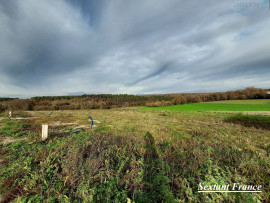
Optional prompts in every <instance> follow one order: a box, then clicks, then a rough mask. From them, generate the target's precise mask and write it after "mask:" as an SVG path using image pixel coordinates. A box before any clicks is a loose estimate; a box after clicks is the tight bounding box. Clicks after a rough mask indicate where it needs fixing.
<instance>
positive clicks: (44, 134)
mask: <svg viewBox="0 0 270 203" xmlns="http://www.w3.org/2000/svg"><path fill="white" fill-rule="evenodd" d="M41 138H42V141H44V140H46V139H47V138H48V124H43V125H42V135H41Z"/></svg>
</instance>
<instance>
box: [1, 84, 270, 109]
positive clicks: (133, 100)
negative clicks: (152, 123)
mask: <svg viewBox="0 0 270 203" xmlns="http://www.w3.org/2000/svg"><path fill="white" fill-rule="evenodd" d="M267 91H268V90H267V89H259V88H254V87H250V88H246V89H243V90H236V91H227V92H214V93H175V94H159V95H127V94H93V95H81V96H42V97H32V98H30V99H18V98H0V112H1V111H2V112H3V111H6V110H23V111H31V110H35V111H41V110H77V109H78V110H79V109H110V108H115V107H129V106H152V107H157V106H170V105H179V104H188V103H199V102H209V101H220V100H243V99H266V98H268V99H270V95H268V94H267Z"/></svg>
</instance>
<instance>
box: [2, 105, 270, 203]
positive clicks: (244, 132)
mask: <svg viewBox="0 0 270 203" xmlns="http://www.w3.org/2000/svg"><path fill="white" fill-rule="evenodd" d="M261 101H263V100H261ZM268 101H269V100H268ZM268 101H264V102H265V103H263V104H258V103H256V102H257V101H256V102H255V103H252V104H242V103H239V102H238V103H233V102H232V101H230V102H228V103H222V102H218V103H210V105H212V106H209V103H198V104H187V105H180V106H169V107H135V108H118V109H110V110H101V109H100V110H66V111H54V112H53V114H52V115H51V116H49V114H50V111H27V112H17V113H16V112H14V117H15V118H11V119H8V117H7V113H3V114H2V117H1V120H0V141H1V145H0V152H1V158H0V159H1V160H0V161H1V162H0V164H1V165H0V168H1V169H0V176H1V179H0V193H1V197H2V201H6V202H8V201H11V200H13V201H19V202H20V201H32V202H39V201H45V200H46V201H48V202H50V201H66V202H73V201H75V200H77V201H78V202H133V201H134V202H225V201H227V202H228V201H231V202H269V201H270V199H269V196H270V176H269V174H270V117H269V116H267V115H247V114H238V113H233V114H232V113H227V112H223V113H222V112H212V111H215V110H217V111H223V108H224V107H223V106H218V107H217V106H215V105H216V104H218V105H224V104H227V105H232V106H231V109H230V108H229V109H228V108H227V111H234V110H233V109H234V108H236V107H237V108H240V109H241V111H242V110H243V111H249V110H250V109H252V111H260V110H262V111H269V110H270V108H269V103H267V102H268ZM231 102H232V103H231ZM189 105H190V107H188V106H189ZM235 105H240V106H241V107H239V106H235ZM251 105H255V106H252V107H251ZM259 105H262V106H261V107H259ZM196 107H198V108H197V109H196ZM150 109H151V110H150ZM176 109H178V111H177V110H176ZM172 110H173V111H172ZM183 110H184V111H183ZM189 110H192V111H189ZM209 111H210V112H209ZM88 116H92V118H93V119H94V126H93V129H92V130H91V129H90V121H89V119H88ZM16 117H17V118H16ZM44 123H47V124H48V125H49V138H48V139H47V140H46V141H41V125H42V124H44ZM199 183H204V184H208V185H214V184H220V185H227V184H233V183H241V184H243V185H262V192H260V193H199V192H198V185H199Z"/></svg>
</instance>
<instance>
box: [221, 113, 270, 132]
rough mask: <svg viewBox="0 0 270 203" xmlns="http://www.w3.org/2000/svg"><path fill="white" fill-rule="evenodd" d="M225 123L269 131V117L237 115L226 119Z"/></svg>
mask: <svg viewBox="0 0 270 203" xmlns="http://www.w3.org/2000/svg"><path fill="white" fill-rule="evenodd" d="M225 122H227V123H235V124H239V125H242V126H245V127H255V128H260V129H266V130H270V116H264V115H243V114H237V115H233V116H231V117H229V118H226V119H225Z"/></svg>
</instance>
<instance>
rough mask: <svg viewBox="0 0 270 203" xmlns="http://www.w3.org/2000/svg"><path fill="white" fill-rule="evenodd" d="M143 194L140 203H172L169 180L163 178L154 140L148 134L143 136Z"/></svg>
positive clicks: (163, 174)
mask: <svg viewBox="0 0 270 203" xmlns="http://www.w3.org/2000/svg"><path fill="white" fill-rule="evenodd" d="M144 139H145V150H146V151H145V154H144V175H143V182H144V194H143V196H142V197H143V200H141V201H140V202H172V200H173V194H172V192H171V190H170V187H169V184H168V183H169V179H168V177H167V176H165V171H164V167H163V163H162V159H161V158H159V156H158V153H157V149H156V145H155V140H154V138H153V136H152V135H151V134H150V133H147V134H146V135H145V138H144Z"/></svg>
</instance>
